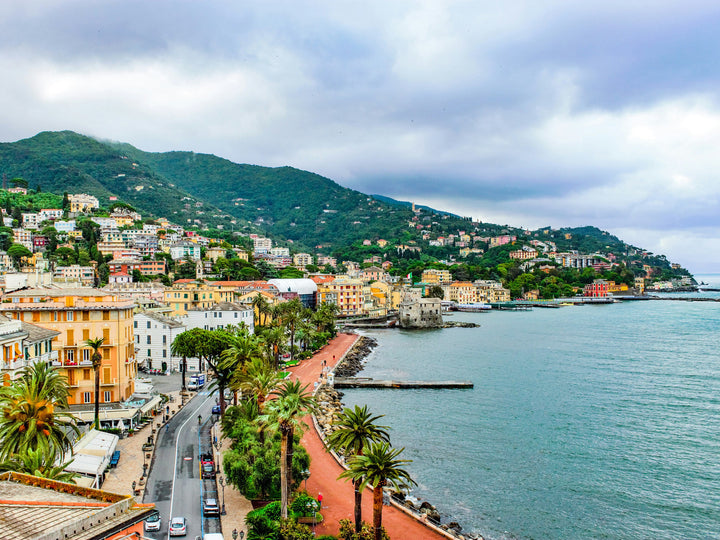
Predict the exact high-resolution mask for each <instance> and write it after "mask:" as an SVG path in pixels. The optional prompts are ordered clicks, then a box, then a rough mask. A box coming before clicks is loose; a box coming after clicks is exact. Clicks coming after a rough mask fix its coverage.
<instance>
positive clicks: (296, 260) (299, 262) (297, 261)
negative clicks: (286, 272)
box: [293, 253, 313, 268]
mask: <svg viewBox="0 0 720 540" xmlns="http://www.w3.org/2000/svg"><path fill="white" fill-rule="evenodd" d="M312 263H313V256H312V255H310V254H309V253H296V254H295V255H294V256H293V264H294V265H295V266H299V267H300V268H305V267H306V266H307V265H308V264H312Z"/></svg>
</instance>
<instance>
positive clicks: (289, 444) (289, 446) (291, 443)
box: [285, 427, 295, 494]
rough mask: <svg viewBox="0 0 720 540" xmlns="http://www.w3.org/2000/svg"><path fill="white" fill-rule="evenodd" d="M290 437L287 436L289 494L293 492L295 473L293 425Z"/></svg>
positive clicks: (286, 455)
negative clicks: (293, 465) (293, 468)
mask: <svg viewBox="0 0 720 540" xmlns="http://www.w3.org/2000/svg"><path fill="white" fill-rule="evenodd" d="M288 431H289V433H288V438H287V452H286V454H285V463H286V465H285V467H286V468H287V490H288V494H290V493H292V482H293V473H292V458H293V451H294V447H295V430H294V429H293V428H292V427H291V428H289V430H288Z"/></svg>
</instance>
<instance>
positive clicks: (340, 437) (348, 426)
mask: <svg viewBox="0 0 720 540" xmlns="http://www.w3.org/2000/svg"><path fill="white" fill-rule="evenodd" d="M383 416H384V415H377V416H372V415H371V414H370V412H369V411H368V408H367V405H363V406H362V407H360V406H359V405H355V408H354V409H349V408H345V409H344V410H343V411H342V412H341V413H340V415H339V417H338V419H337V420H336V421H335V422H333V426H334V427H335V428H336V430H335V431H333V432H332V433H331V434H330V435H329V436H328V439H327V442H328V445H329V446H330V448H331V449H332V450H334V451H335V452H337V453H339V454H344V455H346V456H347V455H352V456H361V455H363V451H364V449H365V447H366V446H367V445H368V444H370V443H372V442H382V441H384V442H389V441H390V435H389V434H388V432H387V431H386V430H387V429H388V427H387V426H379V425H377V424H376V423H375V422H377V421H378V420H379V419H380V418H382V417H383ZM360 483H361V481H360V479H355V480H353V489H354V490H355V531H356V532H360V529H361V528H362V491H361V489H360Z"/></svg>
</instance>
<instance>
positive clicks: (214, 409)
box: [212, 405, 220, 414]
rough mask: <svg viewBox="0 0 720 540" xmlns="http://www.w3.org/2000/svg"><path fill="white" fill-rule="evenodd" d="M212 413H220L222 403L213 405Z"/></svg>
mask: <svg viewBox="0 0 720 540" xmlns="http://www.w3.org/2000/svg"><path fill="white" fill-rule="evenodd" d="M212 413H213V414H220V405H213V408H212Z"/></svg>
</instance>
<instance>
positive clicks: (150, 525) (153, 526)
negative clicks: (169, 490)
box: [145, 512, 162, 531]
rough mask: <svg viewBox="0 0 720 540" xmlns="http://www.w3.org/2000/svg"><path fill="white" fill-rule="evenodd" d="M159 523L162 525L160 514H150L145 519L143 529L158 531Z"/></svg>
mask: <svg viewBox="0 0 720 540" xmlns="http://www.w3.org/2000/svg"><path fill="white" fill-rule="evenodd" d="M161 525H162V519H160V514H158V513H157V512H156V513H154V514H152V515H151V516H150V517H148V518H147V519H146V520H145V530H146V531H159V530H160V527H161Z"/></svg>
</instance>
